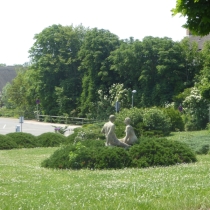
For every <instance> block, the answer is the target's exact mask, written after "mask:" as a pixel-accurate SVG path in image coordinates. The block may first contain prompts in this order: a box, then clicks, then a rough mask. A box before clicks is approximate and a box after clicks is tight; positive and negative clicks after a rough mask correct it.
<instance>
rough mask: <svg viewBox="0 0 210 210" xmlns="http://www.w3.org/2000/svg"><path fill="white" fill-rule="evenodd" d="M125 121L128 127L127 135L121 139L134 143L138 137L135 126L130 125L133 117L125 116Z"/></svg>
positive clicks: (126, 129) (127, 142) (130, 143)
mask: <svg viewBox="0 0 210 210" xmlns="http://www.w3.org/2000/svg"><path fill="white" fill-rule="evenodd" d="M124 123H125V124H126V128H125V134H126V135H125V137H124V138H123V139H120V141H122V142H124V143H126V144H129V145H132V144H134V143H135V142H136V141H137V140H138V139H137V137H136V134H135V132H134V130H133V127H132V126H131V125H130V123H131V119H130V118H129V117H126V118H125V121H124Z"/></svg>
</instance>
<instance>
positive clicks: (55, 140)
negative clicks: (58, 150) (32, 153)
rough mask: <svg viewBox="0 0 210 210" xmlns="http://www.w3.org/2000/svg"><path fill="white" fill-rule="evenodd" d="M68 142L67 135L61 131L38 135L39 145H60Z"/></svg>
mask: <svg viewBox="0 0 210 210" xmlns="http://www.w3.org/2000/svg"><path fill="white" fill-rule="evenodd" d="M65 142H66V137H65V136H63V135H62V134H59V133H53V132H48V133H43V134H41V135H39V136H38V137H37V143H38V146H39V147H58V146H60V144H63V143H65Z"/></svg>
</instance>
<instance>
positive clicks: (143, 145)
mask: <svg viewBox="0 0 210 210" xmlns="http://www.w3.org/2000/svg"><path fill="white" fill-rule="evenodd" d="M195 161H196V157H195V154H194V153H193V152H192V151H191V150H190V148H189V147H188V146H187V145H186V144H183V143H181V142H176V141H170V140H167V139H165V138H143V139H141V141H140V142H138V143H137V144H135V145H134V146H132V147H131V148H130V149H129V150H125V149H123V148H120V147H115V146H113V147H105V146H104V141H102V140H84V141H79V142H77V143H76V144H72V145H68V146H65V147H62V148H60V149H59V150H57V151H55V152H54V154H52V155H51V157H49V158H48V159H46V160H45V161H43V162H42V164H41V165H42V166H43V167H49V168H69V169H70V168H71V169H82V168H89V169H90V168H91V169H111V168H114V169H117V168H124V167H137V168H144V167H151V166H169V165H174V164H178V163H191V162H195Z"/></svg>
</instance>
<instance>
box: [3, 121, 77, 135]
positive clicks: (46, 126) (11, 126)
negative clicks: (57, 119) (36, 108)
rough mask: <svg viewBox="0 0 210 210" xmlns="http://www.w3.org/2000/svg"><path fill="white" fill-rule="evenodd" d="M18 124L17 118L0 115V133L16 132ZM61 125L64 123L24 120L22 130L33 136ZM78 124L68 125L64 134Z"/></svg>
mask: <svg viewBox="0 0 210 210" xmlns="http://www.w3.org/2000/svg"><path fill="white" fill-rule="evenodd" d="M17 125H18V126H20V128H21V124H20V123H19V119H13V118H2V117H0V134H4V135H5V134H7V133H13V132H16V126H17ZM55 125H56V126H62V127H64V126H65V125H64V124H55V123H44V122H37V121H35V120H24V123H22V132H25V133H31V134H33V135H34V136H39V135H40V134H42V133H46V132H54V127H53V126H55ZM77 127H80V126H77V125H69V126H68V131H66V133H65V135H66V136H67V135H69V134H71V133H72V132H73V129H74V128H77Z"/></svg>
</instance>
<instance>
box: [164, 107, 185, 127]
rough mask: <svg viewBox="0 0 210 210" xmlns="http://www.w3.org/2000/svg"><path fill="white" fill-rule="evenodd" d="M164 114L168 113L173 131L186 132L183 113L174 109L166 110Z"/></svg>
mask: <svg viewBox="0 0 210 210" xmlns="http://www.w3.org/2000/svg"><path fill="white" fill-rule="evenodd" d="M163 111H164V113H166V114H167V115H168V116H169V117H170V119H171V131H177V130H179V131H183V130H184V122H183V120H182V117H181V113H180V112H179V111H178V110H175V109H174V108H166V109H163Z"/></svg>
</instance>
